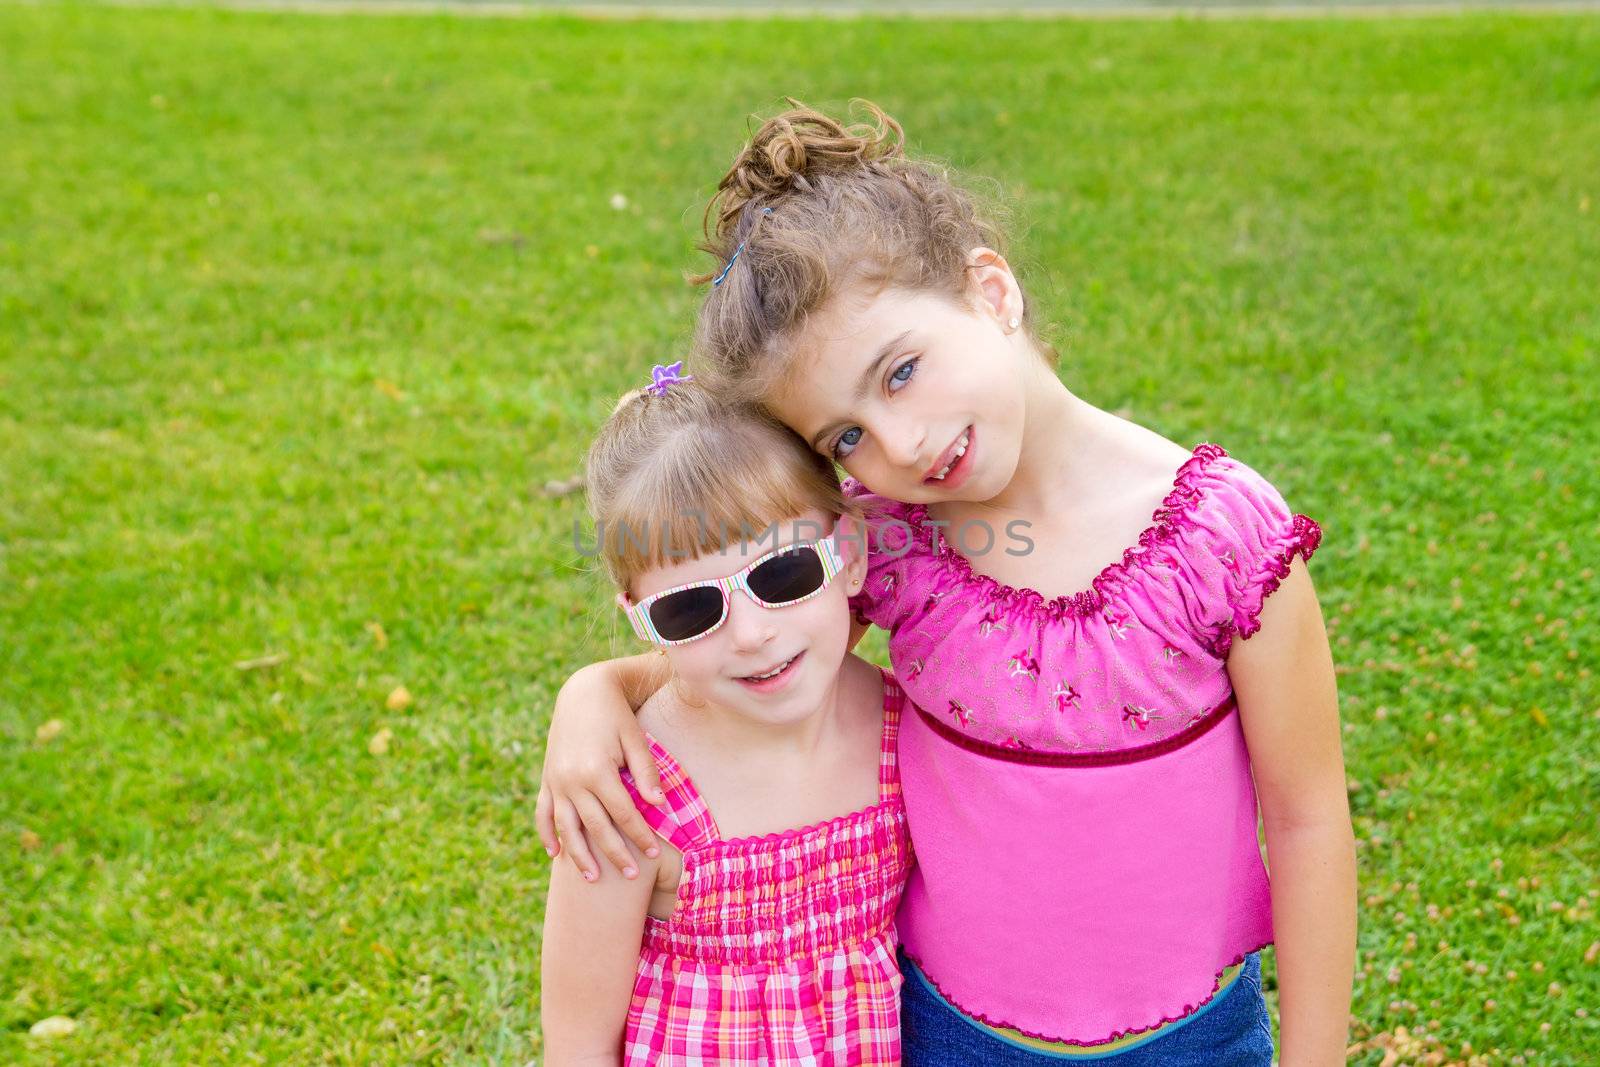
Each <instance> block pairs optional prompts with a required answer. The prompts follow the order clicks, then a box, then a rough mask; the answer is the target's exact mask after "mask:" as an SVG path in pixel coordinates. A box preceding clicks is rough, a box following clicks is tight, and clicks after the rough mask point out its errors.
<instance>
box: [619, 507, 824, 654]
mask: <svg viewBox="0 0 1600 1067" xmlns="http://www.w3.org/2000/svg"><path fill="white" fill-rule="evenodd" d="M837 533H838V531H835V532H834V533H833V534H830V535H828V536H827V537H823V538H819V539H817V540H814V541H796V542H795V543H794V544H792V545H783V546H782V547H780V548H775V549H773V550H772V551H771V552H767V553H765V554H763V555H762V556H761V558H760V559H757V560H755V561H754V562H752V563H751V564H750V565H749V566H748V567H745V568H744V569H743V570H741V571H739V572H738V573H737V574H730V575H728V576H727V577H726V578H708V579H706V580H705V581H701V582H687V583H685V584H683V585H677V586H673V587H672V588H671V589H663V590H662V591H661V592H659V593H655V594H652V595H651V596H647V597H645V598H644V599H643V600H641V601H639V603H637V604H633V603H630V602H629V601H628V594H626V593H618V594H617V604H618V606H619V607H621V608H622V610H623V611H624V612H626V613H627V616H628V620H629V621H630V622H632V623H633V631H634V633H636V634H638V635H639V637H640V638H642V639H643V640H645V641H649V642H651V643H652V644H656V645H681V644H685V643H687V642H689V641H698V640H699V639H700V638H702V637H705V636H706V635H707V634H710V633H713V632H715V631H716V629H717V627H719V626H721V625H722V624H723V623H724V622H726V621H727V619H728V609H729V600H728V598H729V597H731V596H733V591H734V590H735V589H741V590H743V591H744V593H745V595H746V596H748V597H749V598H750V599H751V600H754V601H755V602H756V603H757V604H760V605H761V606H762V607H766V608H785V607H788V606H789V605H790V604H798V603H800V602H801V601H803V600H810V599H811V598H812V597H814V596H816V595H817V594H818V593H820V592H822V591H823V590H824V589H826V588H828V583H829V582H831V581H833V578H834V575H836V574H838V573H839V572H840V571H841V570H843V569H844V557H843V556H842V555H841V554H840V552H839V546H838V545H837V544H835V543H834V537H835V536H836V535H837Z"/></svg>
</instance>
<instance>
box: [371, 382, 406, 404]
mask: <svg viewBox="0 0 1600 1067" xmlns="http://www.w3.org/2000/svg"><path fill="white" fill-rule="evenodd" d="M372 384H373V386H374V387H376V389H377V390H378V392H380V393H382V394H383V395H384V396H386V397H388V398H389V399H390V400H404V399H405V398H406V394H405V392H404V391H403V390H401V388H400V387H399V386H398V385H396V384H394V383H393V382H391V381H390V380H389V379H387V378H379V379H378V380H377V381H375V382H373V383H372Z"/></svg>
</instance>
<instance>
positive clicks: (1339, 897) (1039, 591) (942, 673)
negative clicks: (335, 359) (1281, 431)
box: [540, 109, 1355, 1067]
mask: <svg viewBox="0 0 1600 1067" xmlns="http://www.w3.org/2000/svg"><path fill="white" fill-rule="evenodd" d="M874 114H875V115H876V117H877V119H878V122H877V125H876V127H875V128H870V127H866V128H864V127H855V128H846V127H842V126H840V125H839V124H838V123H837V122H834V121H833V120H832V119H830V118H828V117H827V116H824V115H820V114H817V113H815V112H809V111H805V110H796V111H793V112H789V113H786V114H784V115H781V116H779V117H778V118H775V119H773V120H771V121H770V122H768V123H767V124H766V125H765V126H763V127H762V129H761V130H760V131H759V132H758V133H757V134H756V137H755V140H754V142H753V143H752V144H751V145H749V146H747V147H746V148H745V150H744V151H743V152H742V153H741V155H740V157H739V159H738V161H737V162H736V164H735V166H734V167H733V169H732V170H730V172H729V174H728V176H727V177H726V178H725V179H724V180H723V183H722V186H721V189H720V191H719V194H718V198H717V200H716V202H715V204H714V211H713V212H712V213H711V216H710V217H711V220H712V221H711V240H710V242H709V245H708V247H709V249H710V250H711V251H712V252H713V253H714V254H716V255H718V256H719V257H720V261H721V266H720V269H719V274H718V278H717V279H716V280H717V281H718V284H715V285H714V286H713V288H712V290H711V293H710V295H709V297H708V299H707V302H706V304H705V307H704V308H703V310H702V312H701V316H700V326H699V338H698V339H699V344H700V349H701V352H702V364H701V367H702V369H704V370H706V371H707V373H708V376H710V377H714V378H715V380H716V382H717V384H718V387H719V388H724V389H728V390H730V391H739V390H743V391H746V392H748V393H750V394H751V395H753V396H754V397H755V398H756V399H757V400H759V401H760V402H761V403H762V404H763V405H764V406H765V407H766V408H767V409H768V410H770V411H771V412H772V413H773V414H775V415H776V416H777V417H778V418H780V419H781V420H782V421H783V422H784V423H786V424H787V425H788V426H789V427H790V428H791V429H793V430H794V431H795V432H796V433H797V434H798V435H799V436H800V437H801V438H802V439H804V440H805V441H806V442H807V443H808V444H809V445H810V446H811V447H812V448H813V449H815V450H816V451H817V452H819V453H820V454H822V455H824V456H828V457H831V458H832V459H834V460H835V461H836V462H838V463H839V464H841V465H842V466H843V467H844V468H845V469H846V470H847V471H848V472H849V473H850V474H851V475H852V476H853V479H854V482H853V483H852V484H851V485H850V486H849V489H850V491H851V492H852V493H853V494H855V498H856V499H857V501H858V502H860V503H862V504H863V505H870V512H871V515H872V518H873V520H874V531H875V536H874V538H873V540H872V545H871V547H872V555H871V558H870V570H869V574H868V577H867V584H866V586H865V588H864V590H863V591H862V593H861V594H860V595H859V596H858V597H857V598H856V601H855V604H856V607H857V609H858V611H859V612H861V613H862V615H863V616H864V618H865V619H866V620H870V621H871V622H873V623H876V624H878V625H880V626H883V627H885V628H887V629H888V631H889V654H890V656H891V658H892V660H893V662H894V665H895V669H896V673H897V676H898V677H899V678H900V680H901V684H902V685H903V686H904V687H905V689H906V692H907V695H908V696H909V697H910V698H911V700H912V702H913V704H914V705H915V708H914V710H912V711H909V712H908V713H907V715H906V717H905V721H904V724H903V728H902V732H901V737H900V746H901V770H902V775H903V788H904V793H905V799H906V805H907V810H908V813H909V816H910V821H911V830H912V835H913V839H914V840H915V842H916V847H917V853H918V861H919V867H918V870H917V872H916V873H915V874H914V875H913V879H912V882H911V884H910V886H909V887H908V890H907V893H906V896H905V899H904V902H903V904H902V907H901V911H900V915H899V920H898V921H899V926H900V930H901V934H902V937H903V943H904V948H905V952H906V955H907V959H906V961H905V965H904V967H905V973H906V975H907V983H906V985H905V987H904V1000H903V1021H904V1027H905V1030H904V1053H905V1060H906V1062H907V1063H911V1064H939V1065H941V1067H943V1065H947V1064H966V1063H975V1064H1013V1063H1015V1064H1035V1063H1040V1064H1042V1063H1046V1062H1058V1061H1059V1060H1061V1059H1072V1058H1075V1057H1092V1058H1097V1059H1108V1060H1111V1061H1112V1062H1114V1063H1117V1064H1126V1065H1127V1067H1135V1065H1138V1067H1143V1065H1145V1064H1190V1063H1197V1064H1224V1063H1226V1064H1263V1065H1264V1064H1267V1063H1268V1062H1270V1060H1271V1057H1272V1043H1271V1040H1270V1035H1269V1034H1267V1033H1266V1032H1265V1029H1266V1020H1265V1008H1264V1005H1263V1003H1262V999H1261V990H1260V987H1259V962H1258V960H1257V958H1256V955H1255V953H1256V951H1257V950H1258V949H1260V948H1261V947H1262V946H1264V945H1265V944H1267V943H1268V942H1273V943H1275V945H1276V953H1277V964H1278V976H1279V988H1280V1000H1279V1003H1280V1010H1281V1038H1282V1040H1281V1056H1282V1063H1283V1064H1284V1065H1285V1067H1303V1065H1309V1064H1318V1065H1322V1064H1327V1065H1332V1064H1336V1063H1342V1062H1343V1061H1344V1047H1345V1035H1346V1025H1347V1019H1348V1010H1349V998H1350V984H1351V977H1352V970H1353V962H1354V940H1355V938H1354V934H1355V878H1354V842H1353V839H1352V834H1351V831H1350V825H1349V814H1348V809H1347V805H1346V799H1345V786H1344V783H1345V778H1344V770H1343V764H1342V758H1341V754H1340V741H1339V726H1338V714H1337V706H1336V697H1335V689H1334V679H1333V668H1332V663H1331V658H1330V656H1329V650H1328V644H1327V638H1326V635H1325V632H1324V630H1323V626H1322V619H1321V614H1320V611H1319V608H1318V606H1317V601H1316V596H1315V594H1314V592H1313V590H1312V587H1311V582H1310V579H1309V577H1308V576H1307V573H1306V569H1305V567H1304V566H1303V565H1301V564H1300V562H1299V561H1300V560H1302V559H1305V558H1308V557H1309V556H1310V555H1311V553H1312V552H1313V551H1314V550H1315V548H1316V546H1317V543H1318V539H1319V531H1318V529H1317V526H1316V524H1315V523H1313V522H1312V521H1311V520H1309V519H1307V518H1305V517H1303V516H1299V515H1295V514H1294V513H1292V512H1291V511H1290V510H1289V508H1288V507H1287V506H1286V505H1285V504H1284V502H1283V499H1282V497H1281V496H1280V495H1279V494H1278V493H1277V491H1276V490H1274V489H1273V487H1272V486H1271V485H1270V484H1269V483H1268V482H1267V481H1266V480H1265V479H1263V478H1262V477H1261V476H1260V475H1259V474H1257V473H1256V472H1255V471H1253V470H1251V469H1250V468H1249V467H1248V466H1245V465H1244V464H1242V463H1240V462H1238V461H1236V460H1234V459H1233V458H1231V457H1229V456H1228V455H1227V454H1226V453H1225V452H1224V451H1223V450H1222V449H1221V448H1218V447H1216V446H1212V445H1202V446H1200V447H1198V448H1195V449H1192V450H1191V449H1186V448H1181V447H1179V446H1177V445H1174V444H1172V443H1171V442H1168V441H1166V440H1164V439H1162V438H1161V437H1159V436H1157V435H1156V434H1154V433H1151V432H1150V431H1148V430H1144V429H1142V428H1140V427H1137V426H1134V425H1132V424H1130V423H1128V422H1126V421H1124V420H1122V419H1120V418H1117V417H1115V416H1113V415H1110V414H1108V413H1106V412H1104V411H1101V410H1099V409H1097V408H1095V407H1093V406H1091V405H1089V404H1087V403H1085V402H1084V401H1083V400H1080V399H1079V398H1078V397H1076V396H1074V395H1073V394H1072V393H1071V392H1070V391H1068V390H1067V388H1066V387H1065V386H1064V385H1063V384H1062V383H1061V381H1060V379H1059V378H1058V376H1057V373H1056V370H1055V367H1054V365H1053V353H1052V352H1051V351H1050V350H1049V349H1048V348H1047V347H1046V346H1044V345H1043V344H1041V343H1040V342H1039V341H1037V340H1036V339H1035V337H1034V334H1033V332H1032V331H1031V329H1030V328H1029V326H1028V321H1029V310H1028V307H1027V304H1026V302H1025V301H1024V298H1023V294H1022V291H1021V289H1020V287H1019V285H1018V283H1017V280H1016V278H1015V277H1014V275H1013V274H1012V272H1011V270H1010V268H1009V266H1008V265H1007V263H1006V261H1005V259H1004V257H1003V256H1002V255H1001V254H1000V253H999V252H998V251H996V249H997V247H998V245H999V238H998V235H997V234H996V233H995V231H994V230H993V229H992V228H991V227H989V226H988V225H987V224H985V223H984V222H983V221H982V219H981V218H980V217H979V216H978V215H977V213H976V212H975V211H974V209H973V207H972V205H971V203H970V202H969V200H968V198H967V197H966V196H965V195H964V194H962V193H961V191H960V190H959V189H958V188H957V187H956V186H954V185H953V184H952V183H951V182H950V181H949V179H948V178H947V177H946V176H945V174H944V173H943V172H942V171H940V170H939V169H937V168H934V167H931V166H928V165H925V164H919V163H916V162H912V161H909V160H907V159H905V158H904V156H903V154H902V152H901V150H900V143H899V128H898V126H896V125H895V124H894V123H893V121H892V120H890V119H888V118H887V117H886V116H883V115H882V114H881V112H876V109H874ZM1246 638H1248V639H1249V640H1245V639H1246ZM652 674H653V672H652V670H651V668H650V666H649V665H648V664H647V663H643V662H640V661H638V660H633V661H617V662H615V663H612V664H607V665H597V666H596V667H592V668H585V670H584V671H580V672H579V674H578V675H576V676H574V679H573V680H572V681H570V682H569V683H568V686H567V687H566V688H564V690H563V693H562V695H561V698H560V700H559V701H558V709H557V715H556V718H555V721H554V724H553V726H552V731H551V742H550V750H549V751H550V755H549V758H548V760H547V764H546V776H545V783H544V786H543V788H542V789H541V795H540V817H541V833H542V835H544V836H546V839H547V842H548V841H550V840H551V836H550V823H551V820H552V818H553V822H554V824H555V826H558V827H560V828H561V829H562V831H563V835H564V838H565V840H566V842H567V844H568V845H569V846H570V848H569V851H570V852H571V853H572V854H573V857H574V859H575V860H576V861H577V862H578V863H581V864H584V865H589V864H590V863H592V860H591V858H590V855H589V852H588V849H587V847H586V844H585V842H584V841H583V839H582V836H581V834H580V832H579V828H580V824H581V826H582V827H583V828H584V829H586V830H587V831H588V832H589V833H591V834H593V835H595V837H596V842H597V844H598V845H599V846H600V848H601V850H602V851H603V852H606V853H608V854H612V853H614V852H615V850H617V849H618V848H619V847H624V846H622V843H621V839H620V838H619V837H618V832H617V831H618V827H614V826H613V825H612V824H611V822H610V820H609V819H608V818H607V815H608V814H609V815H610V816H611V817H613V818H616V819H617V820H618V826H620V829H621V831H622V832H623V833H625V834H627V835H628V836H629V837H631V838H635V839H637V838H638V837H639V836H640V835H641V830H642V828H643V822H642V820H639V819H638V818H637V816H636V813H635V809H634V807H633V805H632V803H631V802H630V801H629V799H628V797H627V795H626V793H625V792H624V791H623V790H621V789H620V788H618V787H617V786H616V785H615V783H613V782H608V781H607V780H606V776H605V775H603V774H599V775H597V774H595V773H593V772H592V771H589V770H587V769H586V765H587V764H588V763H589V762H590V761H592V760H594V759H595V756H596V754H598V753H604V754H606V755H607V756H609V757H610V759H611V760H612V761H614V762H615V763H616V764H618V765H620V764H622V763H624V762H625V763H627V765H628V766H630V767H633V768H634V769H635V772H636V773H637V772H638V770H639V769H640V768H644V769H645V771H646V774H645V775H644V776H641V778H640V780H641V781H642V782H643V783H645V784H644V789H645V792H646V793H648V792H649V782H650V780H649V778H648V766H649V765H648V760H647V759H646V757H645V754H644V751H643V745H642V742H641V740H640V734H639V731H638V729H637V727H636V726H635V725H634V724H633V721H632V718H631V716H630V715H629V714H628V705H627V702H626V701H625V697H626V696H627V691H628V689H629V687H630V686H634V685H637V684H638V683H639V682H640V681H642V680H645V679H648V678H650V677H651V676H652ZM580 709H581V712H582V714H580ZM1258 813H1259V815H1260V817H1261V819H1262V820H1263V823H1264V827H1265V833H1266V846H1267V854H1268V858H1269V860H1270V862H1271V868H1272V878H1271V880H1270V881H1269V880H1268V877H1267V872H1266V867H1265V865H1264V863H1263V861H1262V857H1261V853H1260V849H1259V846H1258V843H1257V836H1256V835H1257V817H1258Z"/></svg>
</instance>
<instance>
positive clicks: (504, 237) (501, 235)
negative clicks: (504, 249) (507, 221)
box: [478, 227, 528, 248]
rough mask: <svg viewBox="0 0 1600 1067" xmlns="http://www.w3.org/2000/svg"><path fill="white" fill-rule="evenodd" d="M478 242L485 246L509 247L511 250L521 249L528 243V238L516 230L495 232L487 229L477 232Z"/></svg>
mask: <svg viewBox="0 0 1600 1067" xmlns="http://www.w3.org/2000/svg"><path fill="white" fill-rule="evenodd" d="M478 240H480V241H482V242H483V243H484V244H486V245H510V246H511V247H512V248H521V247H522V246H523V245H525V244H527V242H528V238H527V237H526V236H524V235H523V234H520V233H518V232H517V231H516V230H495V229H490V228H488V227H485V228H484V229H481V230H479V231H478Z"/></svg>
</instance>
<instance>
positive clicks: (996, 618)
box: [978, 608, 1007, 637]
mask: <svg viewBox="0 0 1600 1067" xmlns="http://www.w3.org/2000/svg"><path fill="white" fill-rule="evenodd" d="M996 631H999V632H1000V633H1005V632H1006V631H1007V627H1006V624H1005V623H1004V622H1001V621H1000V609H999V608H990V609H989V612H988V614H986V615H985V616H984V617H983V621H982V622H980V623H978V636H979V637H988V636H989V635H990V634H992V633H994V632H996Z"/></svg>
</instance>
